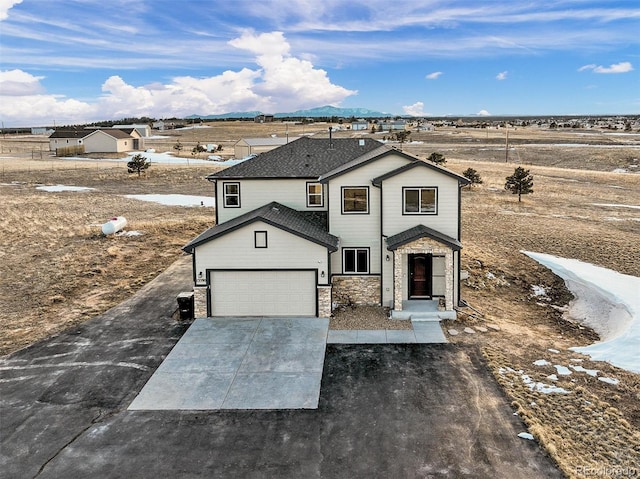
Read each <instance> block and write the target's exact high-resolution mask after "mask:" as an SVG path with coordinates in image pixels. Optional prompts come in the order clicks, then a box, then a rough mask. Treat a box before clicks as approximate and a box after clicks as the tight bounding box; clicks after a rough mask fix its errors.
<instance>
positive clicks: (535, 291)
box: [531, 284, 547, 296]
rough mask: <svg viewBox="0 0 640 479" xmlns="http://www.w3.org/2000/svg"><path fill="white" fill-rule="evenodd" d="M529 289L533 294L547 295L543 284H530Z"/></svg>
mask: <svg viewBox="0 0 640 479" xmlns="http://www.w3.org/2000/svg"><path fill="white" fill-rule="evenodd" d="M531 289H532V290H533V295H534V296H547V290H546V289H545V288H544V286H541V285H539V284H532V285H531Z"/></svg>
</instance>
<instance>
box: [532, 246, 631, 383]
mask: <svg viewBox="0 0 640 479" xmlns="http://www.w3.org/2000/svg"><path fill="white" fill-rule="evenodd" d="M524 253H525V254H526V255H527V256H530V257H531V258H533V259H534V260H536V261H538V262H539V263H540V264H542V265H544V266H546V267H548V268H549V269H551V270H552V271H553V272H554V273H555V274H557V275H558V276H560V277H561V278H562V279H564V281H565V283H566V285H567V287H568V288H569V290H570V291H571V292H572V293H573V294H574V295H575V297H576V299H575V300H573V301H572V302H571V303H570V310H569V313H568V315H569V316H570V317H572V318H574V319H578V320H580V321H581V322H582V323H583V324H585V325H587V326H589V327H591V328H593V329H594V330H595V331H596V332H597V333H598V334H599V335H600V337H601V338H602V341H601V342H597V343H595V344H592V345H590V346H584V347H574V348H571V349H572V350H574V351H577V352H580V353H584V354H588V355H589V356H591V358H592V359H593V360H596V361H608V362H610V363H611V364H613V365H615V366H618V367H620V368H623V369H627V370H629V371H632V372H636V373H640V354H639V353H638V344H639V343H640V319H639V318H640V278H638V277H636V276H630V275H626V274H621V273H618V272H616V271H612V270H610V269H606V268H601V267H599V266H595V265H592V264H590V263H584V262H582V261H578V260H575V259H567V258H560V257H557V256H552V255H548V254H542V253H532V252H526V251H525V252H524Z"/></svg>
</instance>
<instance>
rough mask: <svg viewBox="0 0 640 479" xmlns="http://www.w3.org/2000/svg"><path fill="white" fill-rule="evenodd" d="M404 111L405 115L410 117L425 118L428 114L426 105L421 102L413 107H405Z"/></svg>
mask: <svg viewBox="0 0 640 479" xmlns="http://www.w3.org/2000/svg"><path fill="white" fill-rule="evenodd" d="M402 110H403V111H404V113H405V115H410V116H425V115H427V113H425V111H424V103H423V102H421V101H417V102H415V103H414V104H413V105H407V106H403V107H402Z"/></svg>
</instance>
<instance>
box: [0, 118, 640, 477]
mask: <svg viewBox="0 0 640 479" xmlns="http://www.w3.org/2000/svg"><path fill="white" fill-rule="evenodd" d="M212 125H213V126H212V128H198V129H193V130H181V131H173V132H168V133H162V135H164V136H168V137H169V138H158V139H153V140H150V141H148V142H147V147H149V148H155V149H156V150H157V151H165V150H172V146H173V144H175V142H176V140H177V139H178V138H179V139H180V141H181V143H183V144H184V145H185V146H186V147H188V148H191V147H192V146H193V145H195V144H196V142H197V141H200V142H201V143H218V144H222V145H223V147H224V149H223V152H222V153H223V156H227V157H228V156H232V151H233V148H232V145H233V143H234V142H235V141H237V140H238V139H239V138H242V137H261V136H267V135H271V134H278V135H280V136H284V135H285V134H286V133H288V134H289V135H290V136H291V137H293V136H296V135H298V134H301V133H305V134H308V133H313V132H314V131H316V132H318V134H321V135H326V134H327V133H326V128H327V127H328V125H315V126H302V125H283V124H281V123H274V124H264V125H256V124H254V123H250V122H246V123H242V122H224V123H214V124H212ZM356 133H357V134H358V135H362V136H368V135H369V134H368V133H366V132H365V133H361V132H353V133H351V132H338V133H336V135H337V136H350V135H352V134H356ZM382 136H383V135H376V136H375V137H376V138H380V139H381V138H382ZM411 140H413V141H414V142H415V143H410V144H405V145H403V149H404V150H406V151H408V152H411V153H414V154H416V155H418V156H419V157H421V158H424V157H426V156H428V155H429V154H430V153H432V152H434V151H437V152H440V153H443V154H444V155H445V157H446V158H447V160H448V162H447V165H446V166H447V167H449V168H451V169H452V170H454V171H457V172H462V171H464V170H465V169H466V168H468V167H473V168H475V169H476V170H477V171H478V172H479V173H480V174H481V176H482V178H483V180H484V183H483V184H482V185H481V186H478V187H474V188H472V189H469V188H465V191H464V192H463V237H462V242H463V244H464V250H463V255H462V258H463V269H466V270H467V271H469V273H470V277H469V280H467V281H466V282H465V284H464V288H463V297H464V298H465V299H466V300H467V301H468V302H469V303H470V304H471V305H472V306H473V307H474V308H476V309H478V310H479V311H481V312H482V313H483V316H482V317H467V316H465V315H461V316H462V317H461V319H460V320H459V321H457V322H456V323H448V324H445V329H451V328H455V329H457V330H460V331H462V329H464V328H465V327H467V326H468V327H479V328H480V329H483V328H485V327H486V325H487V324H495V325H497V326H498V327H499V328H500V330H499V331H494V330H491V329H489V332H486V333H481V332H478V333H477V334H465V333H462V334H460V335H457V336H449V340H450V341H451V342H463V343H471V344H477V345H478V346H479V347H481V348H483V351H484V354H485V357H486V358H487V360H488V364H489V366H490V368H491V369H492V371H493V372H494V375H495V376H496V378H497V380H498V381H499V382H500V384H501V385H502V386H503V388H504V390H505V393H506V394H508V395H509V397H510V398H511V399H512V401H513V406H514V410H516V411H517V412H518V413H519V414H520V415H521V416H522V417H523V418H524V419H525V421H526V422H527V424H529V426H530V431H531V432H532V433H533V434H534V436H535V438H536V440H538V441H540V442H542V443H543V444H544V445H545V447H546V448H547V450H548V451H549V453H550V454H551V455H552V457H554V459H555V460H556V461H557V463H558V465H559V466H560V467H561V469H562V470H563V471H564V472H565V474H567V476H569V477H584V474H582V473H581V472H580V471H584V470H585V469H584V468H589V467H591V468H607V467H609V468H612V467H635V468H636V470H637V471H640V459H638V458H639V457H640V434H639V433H638V432H637V431H638V430H640V375H637V374H631V373H628V372H625V371H623V370H620V369H618V368H615V367H613V366H610V365H608V364H607V363H602V362H597V363H596V362H592V361H590V360H589V358H588V357H586V356H582V355H580V354H577V353H574V352H572V351H571V350H569V348H570V347H571V346H579V345H586V344H589V343H591V342H593V341H594V340H596V339H597V335H596V334H595V333H594V332H593V331H591V330H589V329H587V328H584V327H582V326H580V324H578V323H574V322H570V321H566V320H564V319H563V318H562V312H561V311H559V310H558V309H559V308H562V307H563V306H565V305H566V304H567V302H568V301H569V300H570V299H571V294H570V293H569V292H568V291H567V290H566V288H565V287H564V284H563V282H562V281H561V280H559V279H558V278H557V277H556V276H554V275H553V274H551V273H550V272H549V271H548V270H546V269H545V268H544V267H542V266H540V265H538V264H537V263H536V262H534V261H533V260H531V259H529V258H528V257H526V256H525V255H523V254H522V253H520V251H521V250H529V251H536V252H542V253H550V254H555V255H558V256H562V257H567V258H577V259H580V260H583V261H587V262H590V263H594V264H597V265H599V266H604V267H607V268H611V269H614V270H616V271H619V272H621V273H625V274H630V275H635V276H640V210H638V209H633V208H627V207H623V206H596V205H594V204H596V203H597V204H610V205H632V206H638V205H640V172H639V171H638V170H640V167H639V166H638V165H639V164H640V160H638V158H639V157H640V147H638V146H637V145H638V144H640V136H639V135H637V134H634V135H628V136H622V135H606V134H603V133H593V132H580V131H577V132H576V131H573V130H572V131H554V132H550V131H538V130H534V129H518V130H514V131H510V144H511V145H512V146H514V145H515V146H514V147H513V148H512V149H510V151H509V157H508V158H509V163H505V148H504V145H505V133H504V131H500V130H495V129H493V130H473V129H460V128H459V129H443V130H438V131H435V132H420V133H412V135H411ZM634 142H635V146H634V145H633V143H634ZM577 144H579V145H582V146H575V145H577ZM563 145H564V146H563ZM398 146H399V145H398ZM47 149H48V146H47V143H46V139H38V138H18V139H13V140H12V139H7V138H5V139H3V140H2V142H1V151H2V155H1V156H2V159H1V160H0V163H1V164H2V177H1V179H0V183H2V186H0V197H1V201H0V214H1V218H0V232H1V233H0V234H1V239H0V258H1V261H0V308H1V311H2V312H1V313H0V321H1V326H2V330H3V333H2V336H1V339H0V353H2V354H6V353H9V352H11V351H15V350H16V349H18V348H21V347H24V346H26V345H28V344H30V343H32V342H34V341H36V340H38V339H41V338H43V337H46V336H48V335H51V334H54V333H56V332H57V331H60V330H62V329H64V328H67V327H69V326H71V325H73V324H76V323H78V322H81V321H84V320H85V319H87V318H89V317H91V316H93V315H96V314H98V313H100V312H102V311H105V310H106V309H108V308H109V307H111V306H113V305H114V304H117V303H118V302H120V301H122V300H123V299H125V298H126V297H128V296H129V295H131V294H132V293H133V292H134V291H136V290H137V289H138V288H140V287H141V286H142V285H143V284H145V283H146V282H147V281H149V280H150V279H151V278H153V277H155V275H157V274H158V272H160V271H162V270H163V269H165V268H166V267H167V266H168V265H169V264H171V263H172V262H173V261H174V260H175V259H176V258H177V257H179V256H180V255H181V254H182V252H181V251H180V247H181V246H183V245H184V244H185V243H186V242H187V241H189V240H190V239H191V238H192V237H193V236H195V235H196V234H198V233H200V232H201V231H202V230H204V229H205V228H206V227H208V226H210V225H212V224H213V218H214V212H213V209H211V208H185V207H175V206H174V207H168V206H162V205H158V204H155V203H146V202H141V201H138V200H133V199H127V198H125V197H124V196H123V195H125V194H134V193H182V194H204V195H209V196H210V195H211V194H212V189H211V185H209V184H208V183H207V182H206V181H205V180H204V179H203V178H204V176H205V175H206V174H209V173H212V172H213V171H215V170H216V168H217V167H216V166H215V164H212V165H211V166H208V165H204V166H201V165H198V166H193V165H192V166H189V167H187V166H179V167H178V166H170V165H153V166H152V167H151V168H150V169H149V170H148V175H147V176H146V177H143V178H140V179H138V178H137V177H136V176H135V175H129V174H128V173H127V172H126V167H125V165H124V163H113V162H109V163H106V162H100V161H73V160H68V161H61V160H56V159H54V158H52V157H51V156H49V153H48V152H47V151H46V150H47ZM9 150H11V151H9ZM183 156H188V153H187V154H183ZM517 165H522V166H525V167H526V168H530V169H531V173H532V174H533V175H534V191H535V192H534V194H532V195H528V196H525V197H523V201H522V203H518V201H517V197H516V196H514V195H511V194H509V193H508V192H506V191H505V190H504V188H503V186H504V180H505V177H506V176H507V175H509V174H511V173H512V172H513V169H514V167H515V166H517ZM616 169H624V170H626V171H627V172H626V173H614V172H612V171H613V170H616ZM635 172H637V173H635ZM37 184H65V185H74V186H86V187H92V188H96V189H95V190H92V191H88V192H82V193H78V192H61V193H48V192H44V191H39V190H36V188H35V187H36V185H37ZM114 215H123V216H125V217H127V219H128V220H129V227H128V229H131V230H136V231H140V232H142V233H143V234H142V235H141V236H131V237H125V236H121V237H104V236H102V235H101V234H100V228H99V226H96V225H99V224H100V223H102V222H104V221H105V220H106V219H108V218H110V217H111V216H114ZM532 285H543V286H544V287H545V288H546V289H547V293H548V295H549V297H550V298H551V300H550V301H548V302H546V303H541V302H540V301H539V300H538V299H536V298H535V297H533V295H532V289H531V286H532ZM359 320H360V321H361V320H362V318H359ZM550 349H552V350H553V351H558V352H557V353H556V352H552V351H549V350H550ZM539 359H547V360H548V361H550V362H551V363H552V364H554V365H555V364H560V365H564V366H569V365H572V364H574V365H575V364H579V365H581V366H583V367H584V368H586V369H598V370H600V375H605V376H608V377H612V378H616V379H618V380H619V383H618V384H617V385H612V384H607V383H605V382H602V381H599V380H597V378H595V377H593V376H590V375H588V374H585V373H579V372H577V371H576V372H573V373H572V374H571V375H570V376H560V377H559V379H558V381H556V382H554V384H555V385H557V386H560V387H563V388H565V389H567V390H568V391H570V394H566V395H561V394H542V393H539V392H535V391H532V390H531V389H529V388H528V387H526V385H524V383H523V382H522V380H521V374H527V375H529V376H530V377H531V378H532V379H533V380H535V381H541V382H546V383H549V382H550V380H549V379H547V376H548V375H550V374H552V373H554V372H555V369H554V368H553V366H552V365H551V366H535V365H533V362H534V361H536V360H539ZM507 368H508V369H507ZM505 371H514V372H519V371H522V373H520V375H518V374H516V373H511V372H508V373H505ZM580 468H583V469H580ZM603 470H604V469H603ZM638 473H640V472H637V473H636V474H638ZM605 477H606V476H605Z"/></svg>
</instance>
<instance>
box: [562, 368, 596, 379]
mask: <svg viewBox="0 0 640 479" xmlns="http://www.w3.org/2000/svg"><path fill="white" fill-rule="evenodd" d="M569 367H570V368H571V369H573V370H574V371H577V372H579V373H587V374H588V375H589V376H593V377H594V378H595V377H596V376H597V375H598V372H599V371H600V370H599V369H585V368H583V367H582V366H569Z"/></svg>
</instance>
